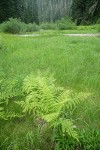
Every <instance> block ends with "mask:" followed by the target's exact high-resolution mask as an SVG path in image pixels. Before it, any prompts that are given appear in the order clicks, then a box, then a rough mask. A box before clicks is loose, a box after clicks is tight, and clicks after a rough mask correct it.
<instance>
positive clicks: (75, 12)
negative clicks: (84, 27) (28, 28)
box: [0, 0, 100, 25]
mask: <svg viewBox="0 0 100 150" xmlns="http://www.w3.org/2000/svg"><path fill="white" fill-rule="evenodd" d="M67 16H68V17H71V18H72V19H73V20H74V21H76V23H77V24H78V25H79V24H81V23H82V24H91V23H96V21H97V20H98V18H99V17H100V1H99V0H85V1H83V0H8V1H6V0H1V1H0V22H3V21H5V20H7V19H8V18H11V17H12V18H20V19H21V21H23V22H26V23H32V22H35V23H37V24H38V23H39V22H55V21H56V20H60V19H61V18H64V17H67Z"/></svg>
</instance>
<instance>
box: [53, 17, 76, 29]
mask: <svg viewBox="0 0 100 150" xmlns="http://www.w3.org/2000/svg"><path fill="white" fill-rule="evenodd" d="M56 24H57V27H58V29H59V30H74V29H76V25H75V23H74V22H72V21H71V19H64V18H62V19H61V20H60V21H57V22H56Z"/></svg>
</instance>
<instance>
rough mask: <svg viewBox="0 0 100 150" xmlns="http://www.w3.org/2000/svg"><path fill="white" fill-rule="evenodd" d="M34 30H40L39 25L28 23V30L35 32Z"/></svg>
mask: <svg viewBox="0 0 100 150" xmlns="http://www.w3.org/2000/svg"><path fill="white" fill-rule="evenodd" d="M34 31H39V26H38V25H36V24H35V23H33V24H32V23H29V24H27V32H34Z"/></svg>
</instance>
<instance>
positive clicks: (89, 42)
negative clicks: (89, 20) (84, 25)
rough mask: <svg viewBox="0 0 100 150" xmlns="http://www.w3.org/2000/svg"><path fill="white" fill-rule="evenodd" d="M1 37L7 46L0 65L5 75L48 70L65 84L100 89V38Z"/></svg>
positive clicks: (11, 76)
mask: <svg viewBox="0 0 100 150" xmlns="http://www.w3.org/2000/svg"><path fill="white" fill-rule="evenodd" d="M2 41H3V43H4V46H5V47H6V48H5V50H4V51H3V52H2V51H1V52H0V53H1V54H0V68H1V73H2V74H3V75H4V76H5V77H7V78H14V77H16V76H23V77H25V76H26V75H27V74H30V73H31V72H37V70H43V71H45V70H49V71H50V72H51V73H54V76H55V78H56V79H57V82H58V83H59V84H60V85H62V86H65V87H70V88H74V89H79V90H82V91H85V90H89V91H95V92H99V88H100V76H99V73H100V72H99V65H100V59H99V58H100V46H99V42H100V39H99V38H97V37H64V36H49V35H48V36H40V37H18V36H12V35H2Z"/></svg>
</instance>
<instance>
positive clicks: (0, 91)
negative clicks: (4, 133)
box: [0, 79, 23, 120]
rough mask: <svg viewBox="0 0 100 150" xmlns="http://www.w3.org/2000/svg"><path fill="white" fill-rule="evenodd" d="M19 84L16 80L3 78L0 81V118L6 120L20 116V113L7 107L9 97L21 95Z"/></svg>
mask: <svg viewBox="0 0 100 150" xmlns="http://www.w3.org/2000/svg"><path fill="white" fill-rule="evenodd" d="M20 85H21V84H19V83H18V81H17V80H4V79H3V80H1V81H0V119H5V120H8V119H12V118H15V117H21V114H18V113H16V112H14V111H11V110H10V109H9V102H10V100H11V99H14V98H15V97H20V96H23V93H22V90H21V86H20ZM10 103H11V102H10Z"/></svg>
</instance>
